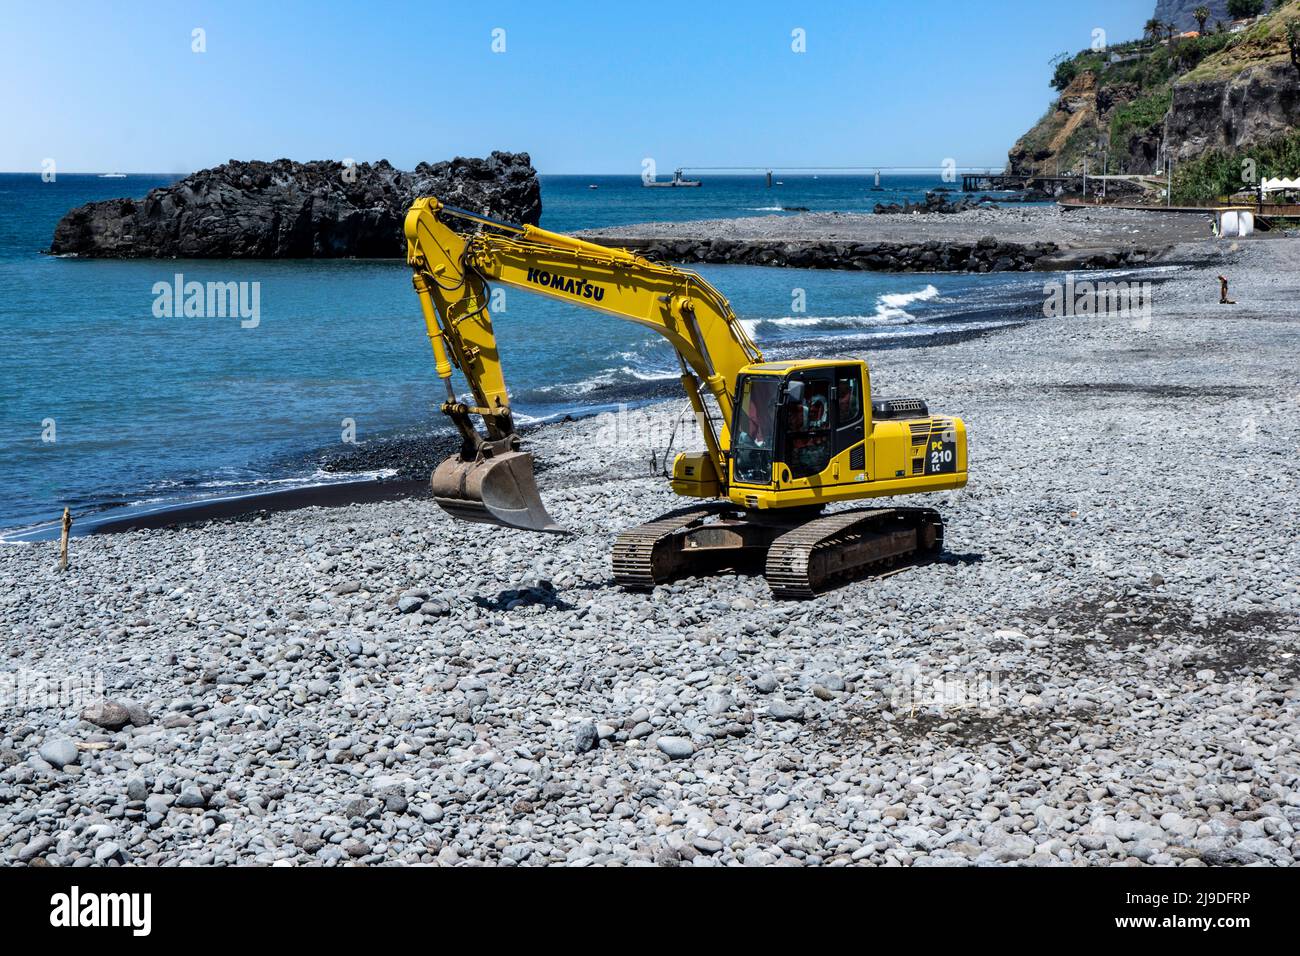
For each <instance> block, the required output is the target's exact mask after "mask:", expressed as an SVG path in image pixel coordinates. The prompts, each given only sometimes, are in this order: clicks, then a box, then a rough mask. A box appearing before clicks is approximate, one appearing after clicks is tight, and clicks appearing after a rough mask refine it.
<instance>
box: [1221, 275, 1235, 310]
mask: <svg viewBox="0 0 1300 956" xmlns="http://www.w3.org/2000/svg"><path fill="white" fill-rule="evenodd" d="M1236 304H1237V303H1236V302H1234V301H1233V300H1232V299H1229V298H1228V278H1227V276H1219V305H1236Z"/></svg>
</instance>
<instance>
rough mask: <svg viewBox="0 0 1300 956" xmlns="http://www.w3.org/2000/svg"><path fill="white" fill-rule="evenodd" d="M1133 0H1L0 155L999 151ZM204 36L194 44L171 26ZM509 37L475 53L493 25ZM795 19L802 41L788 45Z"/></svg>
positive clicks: (90, 158) (120, 161)
mask: <svg viewBox="0 0 1300 956" xmlns="http://www.w3.org/2000/svg"><path fill="white" fill-rule="evenodd" d="M1153 8H1154V2H1153V0H1093V2H1086V3H1065V2H1057V0H988V2H984V3H962V2H958V0H874V2H873V0H858V2H852V0H843V2H838V3H837V2H801V3H794V2H780V0H751V2H743V3H742V2H733V3H700V2H696V3H656V4H648V3H642V2H638V0H631V2H628V0H605V2H585V0H584V2H559V0H554V2H546V0H534V2H509V0H500V2H491V3H485V2H479V0H473V2H461V3H441V2H436V0H425V2H420V3H398V2H394V3H385V2H380V0H377V2H366V0H348V2H333V0H316V2H312V3H307V2H292V0H290V2H280V0H261V2H245V0H233V2H222V3H201V2H183V0H181V2H147V0H135V2H117V3H109V2H91V0H60V2H59V3H56V4H50V3H40V2H34V0H0V84H3V85H2V87H0V88H3V90H4V91H5V92H4V94H3V106H0V130H2V131H3V134H2V135H0V169H3V170H10V171H24V170H32V171H39V170H40V164H41V161H42V160H43V159H44V158H46V157H50V158H54V159H55V161H56V162H57V164H58V169H59V170H60V171H63V172H77V171H87V172H90V171H111V170H120V171H122V172H189V171H191V170H194V169H198V168H202V167H205V166H211V165H214V164H216V163H220V162H224V161H225V160H227V159H230V158H240V159H253V158H261V159H275V158H278V157H281V156H287V157H290V158H292V159H299V160H307V159H326V158H334V159H342V158H345V157H352V158H355V159H357V160H358V161H361V160H374V159H380V158H386V159H388V160H390V161H391V162H393V163H394V164H396V165H398V166H401V167H405V168H409V167H410V166H412V165H413V164H415V163H416V162H418V161H420V160H426V159H427V160H440V159H446V158H450V157H451V156H453V155H457V154H459V155H482V154H485V153H487V152H488V151H490V150H492V149H510V150H527V151H528V152H530V153H531V154H532V157H533V162H534V164H535V165H536V166H537V167H538V169H539V170H540V171H542V172H543V173H580V172H584V173H619V172H625V173H631V174H636V173H639V172H640V171H641V159H642V157H644V156H652V157H654V158H655V159H656V162H657V163H658V166H659V169H660V171H661V173H662V172H666V171H669V170H671V169H672V168H673V167H675V166H678V165H733V164H734V165H776V166H786V167H790V166H794V165H801V164H802V165H807V164H819V165H834V164H851V165H858V164H872V165H892V164H898V165H918V166H938V165H939V164H940V163H942V161H943V160H944V159H945V158H948V157H952V158H954V159H956V160H957V162H958V164H959V165H962V166H973V165H984V164H997V165H1001V163H1002V162H1003V160H1004V159H1005V157H1006V151H1007V149H1008V148H1009V147H1010V146H1011V144H1012V143H1013V142H1014V141H1015V139H1016V138H1017V136H1019V135H1020V134H1021V133H1023V132H1024V131H1025V130H1026V129H1027V128H1028V127H1029V126H1030V124H1032V123H1033V122H1034V121H1035V120H1037V119H1038V117H1039V116H1040V115H1042V113H1043V111H1044V109H1045V108H1046V107H1047V105H1048V103H1049V102H1050V100H1051V90H1050V89H1049V88H1048V85H1047V82H1048V79H1049V77H1050V70H1049V68H1048V65H1047V64H1048V60H1049V59H1050V58H1051V57H1052V56H1053V55H1054V54H1056V53H1058V52H1061V51H1063V50H1070V51H1074V50H1078V49H1082V48H1084V47H1086V46H1088V45H1089V44H1090V42H1091V39H1092V31H1093V30H1094V29H1095V28H1098V27H1100V28H1102V29H1105V30H1106V31H1107V34H1108V36H1109V39H1110V40H1111V41H1112V42H1118V41H1122V40H1125V39H1132V38H1133V37H1136V36H1138V35H1140V34H1141V25H1142V24H1143V23H1144V22H1145V21H1146V20H1147V18H1149V17H1150V16H1151V13H1152V10H1153ZM195 27H201V28H203V29H204V30H205V31H206V38H207V52H206V53H193V52H191V31H192V30H193V29H194V28H195ZM497 27H500V28H503V29H504V30H505V41H506V51H505V52H504V53H500V54H498V53H493V52H492V49H491V45H492V30H493V29H494V28H497ZM796 27H798V28H802V29H803V30H805V31H806V36H807V52H806V53H803V54H796V53H793V52H792V51H791V31H792V30H793V29H795V28H796Z"/></svg>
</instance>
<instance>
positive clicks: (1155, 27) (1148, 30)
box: [1142, 17, 1165, 40]
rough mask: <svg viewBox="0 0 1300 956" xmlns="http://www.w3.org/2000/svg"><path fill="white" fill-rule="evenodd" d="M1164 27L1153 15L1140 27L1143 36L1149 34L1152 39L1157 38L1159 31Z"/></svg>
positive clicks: (1158, 37)
mask: <svg viewBox="0 0 1300 956" xmlns="http://www.w3.org/2000/svg"><path fill="white" fill-rule="evenodd" d="M1164 27H1165V25H1164V24H1163V23H1161V22H1160V21H1159V20H1157V19H1156V18H1155V17H1152V18H1151V19H1150V20H1148V21H1147V22H1146V26H1144V27H1143V28H1142V31H1143V34H1144V35H1145V36H1149V37H1150V38H1151V39H1153V40H1159V39H1160V33H1161V31H1162V30H1164Z"/></svg>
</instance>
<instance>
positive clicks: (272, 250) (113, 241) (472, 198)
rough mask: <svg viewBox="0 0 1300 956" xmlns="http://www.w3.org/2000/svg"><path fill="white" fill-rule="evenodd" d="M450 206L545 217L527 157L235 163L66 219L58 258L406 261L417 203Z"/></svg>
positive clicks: (82, 209) (511, 216)
mask: <svg viewBox="0 0 1300 956" xmlns="http://www.w3.org/2000/svg"><path fill="white" fill-rule="evenodd" d="M420 196H436V197H438V198H439V199H441V200H442V201H443V202H445V203H447V204H449V205H452V206H460V207H462V208H466V209H471V210H473V211H475V212H478V213H481V214H484V215H488V216H493V217H495V218H498V219H506V220H509V221H511V222H523V223H531V224H536V222H537V221H538V219H539V218H540V217H541V213H542V197H541V188H540V186H539V184H538V181H537V171H536V170H535V169H533V165H532V161H531V160H530V158H529V156H528V154H527V153H502V152H494V153H492V155H491V156H489V157H488V158H487V159H465V158H456V159H453V160H451V161H449V162H442V163H433V164H430V163H420V164H419V165H418V166H416V167H415V169H414V170H413V171H411V172H406V171H403V170H400V169H395V168H394V167H393V166H392V165H391V164H390V163H389V162H388V161H387V160H380V161H379V162H377V163H360V164H355V165H344V164H343V163H339V162H334V161H325V160H322V161H317V162H310V163H297V162H293V161H291V160H287V159H278V160H276V161H275V162H261V161H251V162H241V161H239V160H231V161H230V162H228V163H225V164H223V165H221V166H217V167H214V168H213V169H205V170H201V171H199V172H197V173H194V174H192V175H190V176H186V177H185V178H184V179H181V180H179V181H177V182H175V183H173V184H171V185H170V186H163V187H160V188H158V189H154V190H151V191H150V192H149V194H148V195H147V196H145V197H144V198H143V199H110V200H106V201H104V202H93V203H88V204H87V205H85V206H79V207H78V208H76V209H73V210H72V211H71V212H69V213H67V214H66V215H65V216H64V217H63V219H62V220H60V221H59V224H58V226H57V227H56V228H55V230H54V241H53V243H52V244H51V246H50V252H51V253H54V254H56V255H78V256H87V257H102V258H123V259H150V258H155V259H161V258H194V259H307V258H325V259H328V258H341V257H349V256H356V257H363V258H394V257H403V256H405V255H406V239H405V237H404V236H403V234H402V221H403V219H404V218H405V216H406V211H407V208H408V207H409V206H410V204H411V202H412V201H413V200H414V199H416V198H418V197H420Z"/></svg>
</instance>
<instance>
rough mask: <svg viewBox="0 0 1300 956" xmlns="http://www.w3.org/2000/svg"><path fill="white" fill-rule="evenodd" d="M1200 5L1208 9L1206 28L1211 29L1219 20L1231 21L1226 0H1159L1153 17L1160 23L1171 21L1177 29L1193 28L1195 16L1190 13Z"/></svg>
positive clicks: (1194, 26)
mask: <svg viewBox="0 0 1300 956" xmlns="http://www.w3.org/2000/svg"><path fill="white" fill-rule="evenodd" d="M1200 6H1205V7H1208V8H1209V10H1210V19H1209V20H1208V21H1206V24H1205V28H1206V29H1207V30H1213V29H1214V25H1215V24H1216V23H1218V22H1219V21H1220V20H1222V21H1223V22H1224V23H1231V22H1232V15H1231V14H1230V13H1228V0H1159V2H1158V3H1157V4H1156V12H1155V18H1156V19H1157V20H1159V21H1160V22H1161V23H1172V24H1174V26H1176V27H1178V29H1179V30H1184V31H1186V30H1195V29H1196V28H1197V25H1196V17H1194V16H1193V15H1192V14H1193V13H1194V12H1195V11H1196V8H1197V7H1200Z"/></svg>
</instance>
